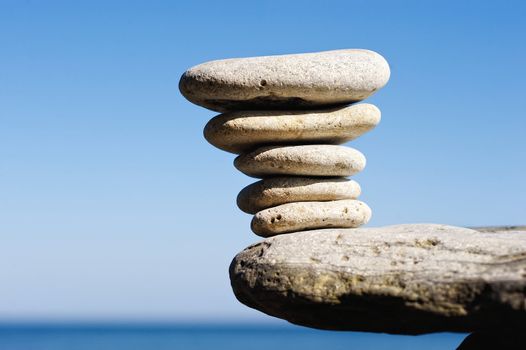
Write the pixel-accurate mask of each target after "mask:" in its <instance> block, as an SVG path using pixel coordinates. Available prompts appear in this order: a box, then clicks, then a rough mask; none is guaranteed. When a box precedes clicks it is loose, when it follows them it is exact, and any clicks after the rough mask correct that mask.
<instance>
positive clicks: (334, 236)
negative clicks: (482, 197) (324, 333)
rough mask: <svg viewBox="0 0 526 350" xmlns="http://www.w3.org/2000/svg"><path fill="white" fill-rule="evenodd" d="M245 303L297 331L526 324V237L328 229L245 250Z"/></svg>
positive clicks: (239, 292) (237, 278) (233, 271)
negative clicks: (292, 325) (302, 328)
mask: <svg viewBox="0 0 526 350" xmlns="http://www.w3.org/2000/svg"><path fill="white" fill-rule="evenodd" d="M230 279H231V283H232V287H233V290H234V293H235V295H236V297H237V298H238V299H239V301H241V302H242V303H244V304H246V305H248V306H250V307H252V308H255V309H258V310H260V311H262V312H265V313H267V314H269V315H272V316H275V317H279V318H283V319H285V320H288V321H290V322H292V323H295V324H298V325H304V326H308V327H314V328H322V329H336V330H352V331H369V332H387V333H397V334H421V333H427V332H441V331H450V332H473V331H485V330H496V329H500V328H508V329H511V328H519V329H524V327H525V325H526V297H525V295H526V232H525V231H513V230H509V231H498V230H493V231H490V232H479V231H476V230H471V229H466V228H460V227H453V226H446V225H435V224H409V225H397V226H387V227H379V228H358V229H324V230H314V231H304V232H296V233H291V234H287V235H279V236H276V237H271V238H267V239H265V240H264V241H262V242H261V243H258V244H255V245H252V246H250V247H248V248H246V249H245V250H244V251H242V252H241V253H239V254H238V255H237V256H236V257H235V258H234V260H233V261H232V264H231V266H230Z"/></svg>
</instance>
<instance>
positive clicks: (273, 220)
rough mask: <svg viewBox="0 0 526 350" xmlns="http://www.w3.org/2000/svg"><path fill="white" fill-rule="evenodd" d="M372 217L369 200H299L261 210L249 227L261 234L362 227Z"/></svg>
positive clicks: (267, 235)
mask: <svg viewBox="0 0 526 350" xmlns="http://www.w3.org/2000/svg"><path fill="white" fill-rule="evenodd" d="M370 219H371V208H369V207H368V206H367V204H365V203H363V202H361V201H358V200H354V199H343V200H339V201H330V202H296V203H287V204H282V205H278V206H277V207H273V208H269V209H265V210H262V211H260V212H258V213H257V214H256V215H254V217H253V218H252V222H251V224H250V227H251V228H252V231H254V233H255V234H257V235H258V236H262V237H270V236H275V235H278V234H282V233H288V232H295V231H301V230H310V229H316V228H327V227H359V226H362V225H364V224H366V223H367V222H368V221H369V220H370Z"/></svg>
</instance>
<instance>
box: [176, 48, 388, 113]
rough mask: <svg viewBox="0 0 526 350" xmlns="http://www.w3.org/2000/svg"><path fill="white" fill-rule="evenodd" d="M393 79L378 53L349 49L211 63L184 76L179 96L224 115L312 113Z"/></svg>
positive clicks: (358, 96) (363, 95)
mask: <svg viewBox="0 0 526 350" xmlns="http://www.w3.org/2000/svg"><path fill="white" fill-rule="evenodd" d="M389 75H390V71H389V65H388V64H387V62H386V60H385V59H384V58H383V57H382V56H381V55H379V54H378V53H376V52H373V51H369V50H361V49H346V50H335V51H324V52H316V53H303V54H293V55H279V56H264V57H249V58H233V59H225V60H217V61H211V62H206V63H203V64H200V65H197V66H195V67H192V68H190V69H189V70H187V71H186V72H185V73H184V74H183V76H182V77H181V80H180V81H179V90H180V91H181V93H182V94H183V96H184V97H186V98H187V99H188V100H189V101H190V102H192V103H195V104H197V105H199V106H203V107H205V108H208V109H212V110H214V111H219V112H224V111H231V110H259V109H306V108H307V109H308V108H314V107H323V106H335V105H341V104H349V103H352V102H357V101H361V100H363V99H365V98H367V97H368V96H370V95H371V94H373V93H374V92H376V91H378V90H379V89H381V88H382V87H383V86H384V85H385V84H386V83H387V81H388V80H389Z"/></svg>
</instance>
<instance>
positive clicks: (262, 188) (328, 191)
mask: <svg viewBox="0 0 526 350" xmlns="http://www.w3.org/2000/svg"><path fill="white" fill-rule="evenodd" d="M360 194H361V188H360V185H359V184H358V182H356V181H354V180H349V179H345V178H319V177H273V178H268V179H264V180H260V181H258V182H255V183H253V184H251V185H248V186H247V187H245V188H244V189H242V190H241V192H239V194H238V196H237V206H238V207H239V209H241V210H242V211H244V212H245V213H248V214H255V213H257V212H258V211H260V210H263V209H267V208H270V207H275V206H277V205H280V204H285V203H292V202H307V201H334V200H339V199H356V198H358V197H359V196H360Z"/></svg>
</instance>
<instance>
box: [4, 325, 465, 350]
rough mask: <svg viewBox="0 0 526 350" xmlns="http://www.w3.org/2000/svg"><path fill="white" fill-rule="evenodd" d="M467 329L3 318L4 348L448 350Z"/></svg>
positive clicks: (72, 349) (94, 349) (18, 349)
mask: <svg viewBox="0 0 526 350" xmlns="http://www.w3.org/2000/svg"><path fill="white" fill-rule="evenodd" d="M465 337H466V334H456V333H436V334H429V335H421V336H399V335H387V334H375V333H361V332H334V331H321V330H313V329H308V328H303V327H298V326H293V325H258V324H230V323H225V324H220V323H218V324H181V323H177V324H31V323H24V324H1V325H0V350H110V349H111V350H115V349H124V350H174V349H181V350H204V349H214V350H238V349H239V350H241V349H242V350H279V349H287V350H294V349H298V350H310V349H312V350H314V349H316V350H320V349H321V350H339V349H342V350H343V349H345V350H349V349H359V350H367V349H371V350H383V349H385V350H387V349H389V350H399V349H400V350H402V349H403V350H406V349H426V350H434V349H437V350H438V349H440V350H447V349H456V347H457V346H458V345H459V344H460V343H461V342H462V340H463V338H465Z"/></svg>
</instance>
